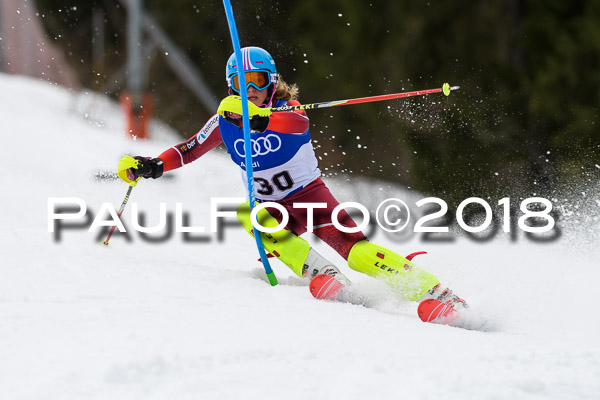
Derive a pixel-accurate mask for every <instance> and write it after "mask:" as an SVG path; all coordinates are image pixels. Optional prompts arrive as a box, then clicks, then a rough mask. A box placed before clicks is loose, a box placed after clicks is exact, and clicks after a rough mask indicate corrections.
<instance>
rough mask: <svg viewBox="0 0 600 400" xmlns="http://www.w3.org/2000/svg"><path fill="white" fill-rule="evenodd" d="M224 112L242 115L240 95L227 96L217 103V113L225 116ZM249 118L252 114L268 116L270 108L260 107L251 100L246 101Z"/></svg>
mask: <svg viewBox="0 0 600 400" xmlns="http://www.w3.org/2000/svg"><path fill="white" fill-rule="evenodd" d="M226 112H230V113H234V114H239V115H242V98H241V97H240V96H227V97H225V98H224V99H223V101H221V104H219V108H218V109H217V114H219V115H222V116H223V117H226V116H227V115H225V113H226ZM248 113H249V118H250V119H252V117H254V116H257V115H258V116H259V117H268V116H270V115H271V108H270V107H269V108H262V107H259V106H257V105H256V104H254V103H252V102H250V101H249V102H248Z"/></svg>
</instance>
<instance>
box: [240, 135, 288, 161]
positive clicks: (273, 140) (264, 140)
mask: <svg viewBox="0 0 600 400" xmlns="http://www.w3.org/2000/svg"><path fill="white" fill-rule="evenodd" d="M250 144H251V145H252V157H256V156H265V155H267V154H269V153H274V152H276V151H277V150H279V149H280V148H281V139H280V138H279V136H277V135H273V134H272V133H269V134H268V135H267V136H265V137H259V138H258V139H250ZM233 148H234V149H235V152H236V153H237V154H238V156H240V157H245V156H246V151H245V149H244V139H238V140H236V141H235V142H233ZM240 150H241V151H240Z"/></svg>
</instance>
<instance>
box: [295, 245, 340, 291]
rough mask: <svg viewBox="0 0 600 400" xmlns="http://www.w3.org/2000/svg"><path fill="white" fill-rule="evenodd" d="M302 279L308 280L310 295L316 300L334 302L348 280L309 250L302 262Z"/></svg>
mask: <svg viewBox="0 0 600 400" xmlns="http://www.w3.org/2000/svg"><path fill="white" fill-rule="evenodd" d="M304 264H305V266H304V268H303V270H304V277H305V278H308V279H310V284H309V285H308V287H309V289H310V293H311V294H312V295H313V296H314V297H315V298H317V299H322V300H336V298H338V297H339V295H340V292H341V290H342V288H343V287H344V286H346V285H349V284H350V280H349V279H348V278H346V277H345V276H344V274H342V273H341V272H340V270H339V269H338V268H337V267H336V266H335V265H332V264H331V262H329V261H327V260H326V259H325V258H324V257H323V256H321V255H320V254H319V253H317V252H316V251H315V250H313V249H310V251H309V252H308V255H307V256H306V260H305V261H304Z"/></svg>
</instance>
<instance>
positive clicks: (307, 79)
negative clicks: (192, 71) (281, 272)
mask: <svg viewBox="0 0 600 400" xmlns="http://www.w3.org/2000/svg"><path fill="white" fill-rule="evenodd" d="M37 2H38V7H39V8H40V10H41V13H42V14H43V15H44V20H45V21H46V24H47V27H48V29H49V31H50V32H51V35H52V37H54V38H55V39H56V41H57V43H59V44H61V45H62V46H63V48H65V49H67V51H69V52H70V57H71V63H72V64H73V65H74V66H76V67H77V68H78V70H79V73H80V79H81V80H82V82H83V84H84V85H87V86H93V80H94V79H97V76H94V75H93V74H92V73H90V71H91V45H90V43H91V40H92V38H93V33H92V29H91V20H92V17H91V15H92V12H93V9H95V8H96V9H101V10H103V11H104V13H105V15H106V22H107V30H106V32H105V35H106V43H107V44H106V54H105V56H106V65H107V68H106V73H105V75H106V78H105V79H108V77H110V76H111V74H112V73H113V72H114V71H115V70H116V69H117V68H118V67H119V66H120V65H122V64H123V63H124V51H125V40H124V36H123V32H124V22H125V17H126V15H125V11H124V9H123V7H121V6H120V5H119V3H118V1H117V0H94V1H91V2H79V1H75V0H72V1H66V0H63V1H59V0H37ZM145 5H146V7H147V8H148V10H149V12H151V13H152V15H153V16H154V17H155V19H157V21H158V22H159V23H160V24H161V26H162V27H163V29H164V30H165V31H167V32H168V33H169V35H170V36H171V37H172V39H173V41H174V42H175V43H177V44H178V45H179V46H180V47H181V48H182V49H183V50H185V51H186V52H187V54H188V55H189V56H190V58H191V59H192V60H193V61H194V63H195V64H196V65H197V66H198V67H199V68H200V69H201V70H202V71H203V73H204V74H205V77H206V78H207V80H208V81H209V83H210V85H211V87H212V89H213V90H214V92H215V93H217V94H220V95H222V96H225V95H226V92H225V87H226V86H225V82H224V69H225V66H224V65H225V60H226V59H227V57H228V56H229V55H230V54H231V51H232V50H231V44H230V42H229V37H228V32H227V27H226V24H225V23H224V15H223V10H222V3H221V2H220V1H217V0H208V1H199V0H181V1H178V2H172V3H169V4H168V7H167V6H165V3H164V2H163V1H160V0H146V2H145ZM234 8H235V13H236V17H237V20H238V24H239V27H238V28H239V30H240V36H241V38H242V45H257V46H261V47H264V48H266V49H268V50H269V51H270V52H271V54H272V55H273V56H274V57H275V59H276V61H277V63H278V69H279V70H280V71H281V72H282V73H283V75H284V78H285V79H286V80H287V81H290V82H297V83H298V84H299V86H300V89H301V99H300V100H301V101H302V102H305V103H308V102H318V101H326V100H337V99H344V98H352V97H363V96H368V95H376V94H383V93H395V92H400V91H404V90H417V89H427V88H434V87H440V86H441V84H442V83H443V82H446V81H448V82H450V83H451V84H453V85H460V86H461V89H460V91H457V92H455V93H453V94H451V95H450V97H448V98H444V97H443V96H427V97H421V98H413V99H406V100H398V101H391V102H387V103H373V104H363V105H356V106H348V107H338V108H332V109H327V110H319V111H313V112H311V113H310V118H311V122H312V128H311V132H312V135H313V138H314V139H315V141H317V146H316V147H317V152H318V153H319V154H318V155H319V156H321V158H322V161H321V166H322V169H323V170H324V171H325V172H326V173H336V172H337V171H343V172H352V173H353V174H364V175H366V176H375V177H378V178H386V179H388V180H391V181H394V182H400V183H403V184H405V185H409V186H411V187H413V188H415V189H417V190H419V191H422V192H427V193H432V194H435V195H438V196H441V197H444V198H445V199H446V200H448V201H449V202H452V201H460V200H462V199H464V198H465V197H468V196H473V195H479V196H483V197H487V196H495V195H499V196H505V195H516V194H517V193H521V195H523V193H527V194H529V193H537V194H543V193H549V190H550V189H552V188H554V187H556V185H557V184H560V183H563V182H569V181H572V180H573V179H580V178H582V177H583V178H585V177H586V176H587V178H588V179H589V178H590V176H591V177H594V176H597V172H598V170H599V169H598V168H597V167H595V165H597V164H598V163H599V160H598V158H599V155H600V148H599V146H600V135H599V133H598V130H597V129H596V126H597V125H598V123H599V121H598V106H599V104H600V84H599V83H600V82H599V79H600V78H599V74H600V72H599V71H600V70H599V69H598V64H599V62H600V60H599V56H600V51H599V50H600V49H599V47H600V40H598V39H600V27H599V26H598V24H597V21H598V20H599V18H598V17H599V16H600V15H599V14H600V5H599V4H598V3H596V2H586V1H581V0H579V1H571V2H563V1H560V0H550V1H528V2H521V1H518V0H507V1H504V2H471V1H466V0H458V1H454V2H445V3H426V2H389V1H383V0H371V1H369V2H363V1H352V2H348V1H341V0H331V1H327V2H323V1H318V0H303V1H301V2H272V3H269V5H268V6H266V5H265V3H264V2H263V1H253V0H251V1H244V2H235V4H234ZM148 61H149V62H151V66H152V68H151V74H150V82H149V85H150V87H149V88H150V90H151V91H152V92H153V94H154V96H155V98H156V112H157V114H158V116H159V117H161V118H162V119H164V120H166V121H167V122H168V123H170V124H171V125H172V126H174V127H175V128H176V129H178V130H179V131H180V132H181V133H182V135H183V136H190V135H191V134H192V133H194V132H195V131H196V130H197V129H198V128H199V127H200V125H201V124H202V123H203V122H204V121H205V120H206V119H207V118H208V117H209V115H208V113H207V112H206V111H204V110H202V108H201V107H200V104H199V102H198V101H197V100H196V99H195V98H194V97H193V96H192V94H191V93H189V91H187V90H186V88H185V87H183V85H181V84H179V83H178V82H177V81H176V79H175V78H174V76H173V75H172V73H171V72H170V70H169V69H168V68H167V66H166V64H165V63H164V60H163V59H162V57H158V56H156V57H155V58H154V59H152V60H148ZM586 174H587V175H586ZM594 174H596V175H594ZM524 191H525V192H524Z"/></svg>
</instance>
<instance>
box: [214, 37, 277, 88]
mask: <svg viewBox="0 0 600 400" xmlns="http://www.w3.org/2000/svg"><path fill="white" fill-rule="evenodd" d="M242 60H243V66H244V71H246V87H248V86H253V87H254V88H255V89H257V90H265V89H266V88H268V87H269V86H270V85H271V84H273V88H275V87H276V86H277V82H278V81H279V74H278V73H277V69H276V68H275V60H273V57H271V55H270V54H269V53H268V52H267V51H266V50H264V49H261V48H260V47H244V48H243V49H242ZM238 72H239V71H238V66H237V64H236V60H235V53H233V54H232V55H231V56H230V57H229V60H228V61H227V68H226V70H225V77H226V79H227V86H228V87H229V89H230V90H231V91H233V92H234V93H239V92H240V90H239V81H238Z"/></svg>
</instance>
